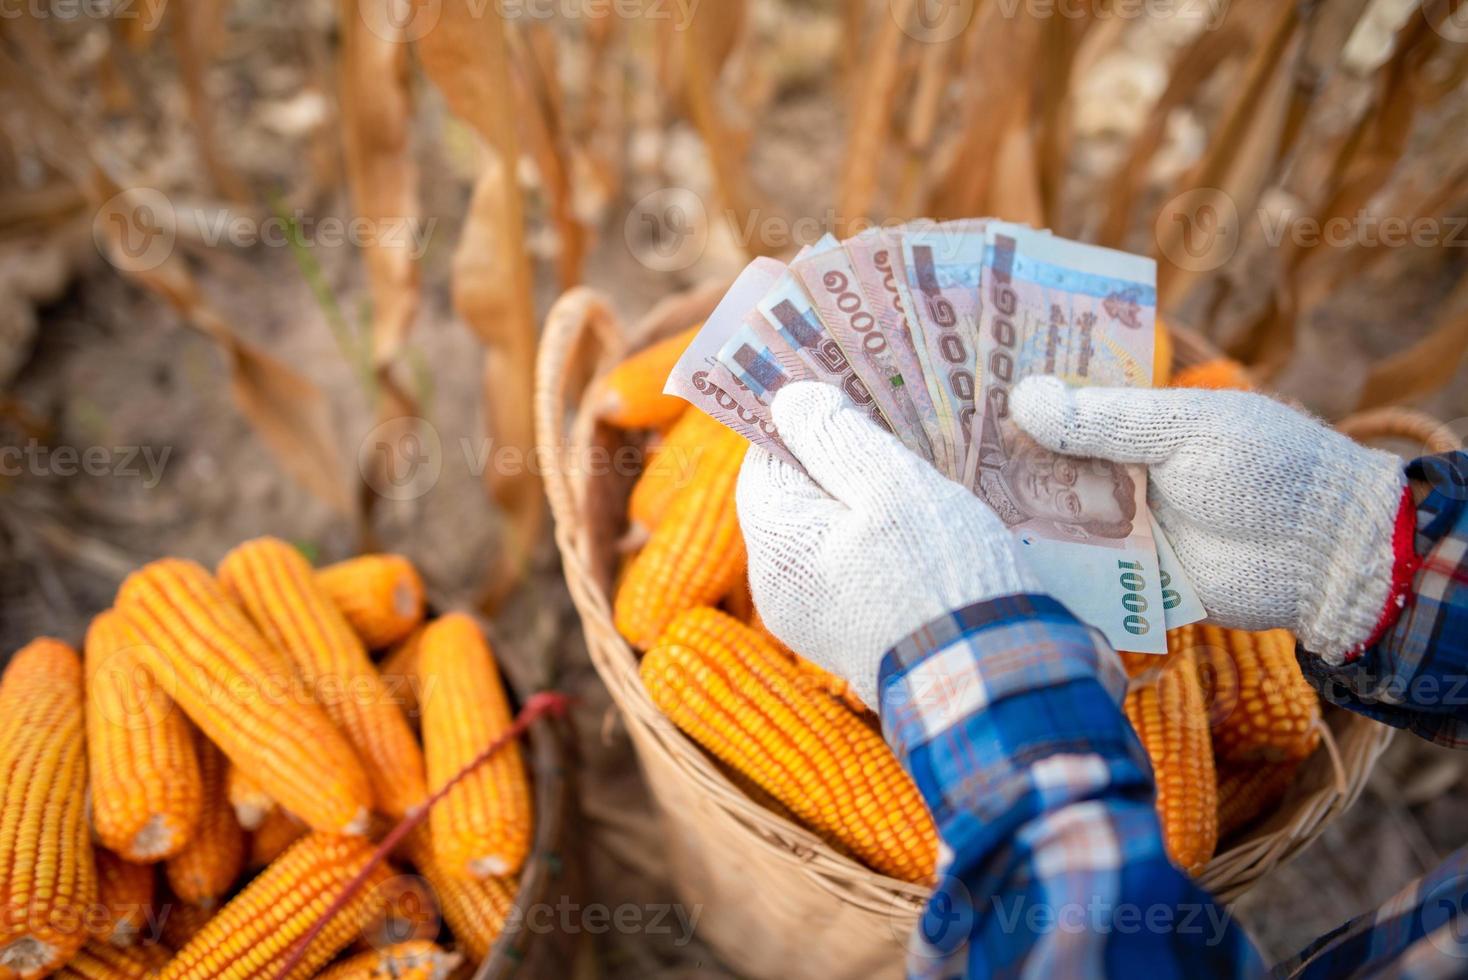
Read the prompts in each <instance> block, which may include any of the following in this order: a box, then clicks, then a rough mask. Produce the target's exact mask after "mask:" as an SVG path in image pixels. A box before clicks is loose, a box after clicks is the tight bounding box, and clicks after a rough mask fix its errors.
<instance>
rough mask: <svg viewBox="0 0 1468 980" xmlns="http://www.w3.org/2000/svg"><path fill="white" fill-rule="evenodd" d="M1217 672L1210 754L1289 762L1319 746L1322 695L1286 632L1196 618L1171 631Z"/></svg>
mask: <svg viewBox="0 0 1468 980" xmlns="http://www.w3.org/2000/svg"><path fill="white" fill-rule="evenodd" d="M1174 632H1177V633H1178V634H1180V637H1181V640H1182V642H1183V643H1184V644H1185V645H1186V646H1187V648H1188V649H1191V650H1194V651H1196V654H1197V656H1198V662H1199V669H1200V670H1201V671H1203V672H1204V674H1205V676H1206V675H1210V674H1211V676H1212V677H1213V678H1214V683H1215V685H1216V688H1217V690H1216V693H1215V695H1214V698H1213V705H1212V708H1213V710H1212V712H1211V715H1212V719H1213V752H1214V754H1215V755H1217V756H1218V758H1220V759H1223V760H1226V761H1229V762H1259V761H1269V762H1289V761H1298V760H1301V759H1304V758H1307V757H1308V756H1309V755H1310V754H1311V753H1312V752H1314V751H1315V747H1316V746H1317V745H1319V744H1320V728H1319V722H1320V700H1319V699H1318V698H1317V697H1316V694H1315V691H1314V690H1312V689H1311V687H1310V684H1309V682H1308V681H1306V680H1305V675H1304V674H1303V673H1301V672H1300V665H1299V662H1298V661H1297V660H1296V659H1295V638H1294V637H1293V636H1291V635H1290V633H1289V632H1288V631H1286V630H1267V631H1265V632H1262V633H1249V632H1246V631H1244V630H1230V629H1224V628H1222V627H1220V626H1211V625H1205V624H1202V623H1195V624H1194V625H1192V626H1187V627H1183V629H1182V630H1176V631H1174Z"/></svg>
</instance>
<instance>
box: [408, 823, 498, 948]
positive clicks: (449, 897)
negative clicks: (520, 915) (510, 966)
mask: <svg viewBox="0 0 1468 980" xmlns="http://www.w3.org/2000/svg"><path fill="white" fill-rule="evenodd" d="M403 846H404V850H405V851H406V852H407V854H408V859H409V860H410V861H411V862H412V863H413V866H414V867H415V868H417V869H418V873H419V874H421V875H422V876H423V877H424V879H425V880H426V881H427V882H428V884H429V885H430V886H431V887H432V889H433V899H434V901H435V902H437V903H438V908H439V910H440V911H441V912H442V913H443V920H444V922H446V923H448V927H449V929H450V930H452V932H453V934H454V939H455V940H456V941H457V943H458V945H459V947H461V948H462V949H464V950H465V951H467V952H468V953H469V956H470V957H471V958H473V959H475V960H482V959H484V958H485V957H486V956H488V955H489V950H490V948H491V947H492V946H494V944H495V940H497V939H499V937H500V933H501V932H502V931H504V927H505V922H506V920H507V919H508V918H509V916H510V912H511V911H512V910H513V908H514V905H515V892H516V891H517V890H518V889H519V887H520V882H519V879H518V878H516V877H514V876H510V877H505V878H482V879H479V880H478V881H472V880H469V879H466V878H463V877H461V876H460V875H458V874H455V873H454V872H453V871H451V870H450V869H449V868H448V867H446V866H445V865H444V863H443V862H442V861H440V860H439V859H438V858H437V857H435V856H434V852H433V844H432V842H431V839H430V835H429V834H428V833H427V832H425V828H423V827H419V828H418V829H417V830H415V831H414V832H413V833H411V834H409V835H408V838H407V840H405V841H404V842H403Z"/></svg>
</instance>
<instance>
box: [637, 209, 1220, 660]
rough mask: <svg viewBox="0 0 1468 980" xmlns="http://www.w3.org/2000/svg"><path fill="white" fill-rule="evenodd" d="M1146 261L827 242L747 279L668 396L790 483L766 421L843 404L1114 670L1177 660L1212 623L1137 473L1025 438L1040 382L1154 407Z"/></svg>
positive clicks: (1019, 243) (980, 245) (977, 243)
mask: <svg viewBox="0 0 1468 980" xmlns="http://www.w3.org/2000/svg"><path fill="white" fill-rule="evenodd" d="M1155 285H1156V265H1155V263H1154V262H1153V261H1152V260H1150V259H1145V258H1142V257H1140V256H1136V255H1129V254H1127V253H1124V252H1118V251H1114V250H1112V249H1107V248H1100V247H1098V246H1095V245H1087V244H1084V243H1081V242H1075V241H1070V240H1068V239H1064V238H1060V237H1058V236H1055V235H1051V234H1050V233H1048V232H1046V231H1041V230H1036V229H1033V228H1029V227H1026V226H1023V225H1016V224H1011V223H1007V222H1002V221H997V220H988V219H966V220H962V221H951V222H931V221H925V222H914V223H911V224H907V225H902V226H898V227H883V228H873V229H870V230H868V231H865V232H863V233H862V234H859V235H856V236H855V237H853V238H848V239H847V240H845V241H838V240H837V239H835V238H834V237H832V236H829V235H828V236H826V237H825V238H823V239H821V240H820V241H819V242H817V243H816V244H814V245H811V246H808V247H807V248H805V249H804V250H802V251H801V252H800V253H799V254H798V255H796V256H795V258H794V260H793V261H792V262H791V263H790V264H789V265H788V266H787V265H786V264H785V263H783V262H780V261H777V260H775V259H770V258H759V259H756V260H755V261H753V262H751V263H750V264H749V266H747V267H746V268H745V269H744V271H743V272H742V273H741V274H740V275H739V278H738V279H736V280H735V282H734V284H733V286H732V287H730V289H729V292H728V293H727V294H726V295H725V296H724V298H723V300H722V301H721V302H720V303H719V305H718V307H717V308H716V309H715V310H714V312H713V313H712V314H711V315H710V316H709V319H708V321H707V322H706V323H705V324H704V327H703V329H702V330H701V331H700V332H699V334H698V336H697V337H696V339H695V340H694V341H693V343H692V344H691V345H690V347H689V348H688V351H687V352H686V353H685V354H684V355H683V358H682V359H681V360H680V361H679V362H678V365H677V367H676V368H675V369H674V370H673V373H672V375H670V376H669V378H668V383H667V387H666V388H665V390H666V391H667V392H668V393H669V394H673V395H677V396H679V397H681V398H684V399H686V400H687V401H689V402H690V403H692V404H693V405H696V406H697V407H699V408H701V409H702V410H704V411H705V412H707V413H708V414H710V415H712V416H713V417H714V418H716V419H718V420H719V421H721V422H722V423H724V424H725V425H727V426H729V427H730V428H731V429H734V430H735V431H736V432H739V433H741V434H742V435H744V436H745V437H746V438H748V439H749V440H750V441H751V442H753V443H754V444H755V445H757V446H760V447H762V448H764V449H765V450H767V451H769V452H771V453H774V454H775V455H777V456H779V457H781V458H783V459H785V460H787V461H789V462H791V463H793V464H795V465H797V466H798V465H799V463H798V461H797V460H795V459H794V457H792V456H791V455H790V453H789V452H788V451H787V450H786V448H785V446H784V444H783V443H782V442H781V441H780V433H779V431H778V430H777V429H776V427H775V426H774V424H773V423H772V421H771V416H770V410H769V406H770V403H771V400H772V399H773V398H774V396H775V393H776V392H778V391H779V390H780V388H781V387H782V386H783V385H786V384H789V383H791V382H792V381H805V380H814V381H821V382H825V383H827V384H833V385H836V386H837V387H839V388H840V389H841V390H842V391H843V392H845V393H846V396H847V397H848V398H850V399H851V401H852V402H853V403H854V404H856V405H857V406H859V407H860V408H861V409H862V410H863V411H865V412H867V413H869V414H870V416H871V418H872V421H874V422H875V423H877V424H878V425H880V426H882V427H883V428H885V429H888V430H889V431H891V432H892V433H893V434H894V435H896V436H897V438H898V439H900V440H901V441H902V443H903V445H905V446H906V447H907V448H908V449H910V450H911V451H912V452H914V453H916V454H918V455H919V456H921V457H923V458H924V459H926V460H928V461H929V462H931V463H932V464H933V465H934V466H935V467H937V468H938V469H939V470H941V471H942V472H943V473H944V474H945V475H947V476H948V477H950V478H951V479H953V480H955V481H957V482H959V483H961V484H963V485H964V486H965V487H967V488H969V489H970V490H972V491H973V492H974V493H975V494H977V495H978V496H979V497H981V498H982V499H983V500H984V501H986V502H987V503H988V504H989V506H991V507H992V508H993V509H994V511H995V512H996V513H997V514H998V515H999V516H1000V518H1001V519H1003V521H1004V523H1005V524H1006V525H1008V527H1009V528H1010V530H1011V531H1012V532H1013V533H1014V534H1015V535H1016V537H1017V538H1018V539H1019V542H1020V545H1021V548H1022V550H1023V552H1024V554H1025V555H1026V557H1027V559H1028V564H1029V566H1030V567H1031V568H1032V569H1033V570H1034V572H1035V573H1036V575H1037V576H1038V577H1039V578H1040V581H1041V582H1042V583H1043V584H1044V585H1045V586H1046V588H1047V590H1048V591H1049V592H1050V594H1051V595H1054V596H1055V597H1056V598H1057V599H1059V600H1060V601H1061V602H1063V603H1065V605H1066V606H1068V607H1069V608H1070V610H1071V611H1072V612H1074V613H1075V614H1076V615H1077V616H1079V617H1080V618H1081V619H1083V620H1085V621H1086V622H1089V623H1091V624H1093V625H1095V626H1096V627H1098V628H1099V629H1101V630H1102V632H1104V633H1105V634H1106V637H1107V639H1108V640H1110V641H1111V643H1112V645H1113V646H1115V647H1116V648H1117V649H1119V650H1128V651H1134V652H1144V653H1162V652H1165V651H1166V648H1167V643H1166V632H1165V631H1166V630H1167V629H1170V628H1173V627H1177V626H1182V625H1185V624H1187V623H1191V622H1196V621H1197V620H1199V619H1202V618H1203V617H1204V615H1205V612H1204V610H1203V606H1202V603H1201V602H1199V601H1198V597H1197V594H1196V592H1195V591H1194V590H1193V587H1192V585H1191V584H1190V583H1189V582H1188V581H1187V578H1186V576H1185V575H1184V574H1183V572H1182V570H1181V568H1180V567H1179V565H1178V563H1177V559H1176V557H1175V556H1174V555H1173V553H1172V548H1171V546H1170V545H1169V544H1168V542H1167V540H1166V538H1165V537H1164V536H1163V534H1162V532H1161V530H1160V528H1159V527H1158V525H1157V523H1156V521H1155V519H1154V518H1153V517H1152V514H1151V512H1150V511H1149V509H1148V507H1147V473H1146V469H1145V468H1144V467H1141V466H1122V465H1118V464H1115V463H1111V462H1108V461H1104V460H1096V459H1076V458H1073V457H1068V456H1061V455H1057V454H1056V453H1053V452H1050V451H1049V450H1047V449H1044V448H1043V447H1041V446H1039V445H1038V444H1036V443H1035V442H1034V441H1033V440H1032V439H1030V438H1029V436H1027V435H1026V434H1025V432H1024V431H1023V430H1022V429H1020V428H1019V427H1018V426H1017V425H1015V424H1014V423H1013V421H1012V420H1011V419H1010V412H1009V392H1010V389H1011V387H1012V386H1013V385H1015V384H1017V383H1018V382H1019V381H1020V379H1022V378H1025V377H1028V376H1030V375H1037V374H1049V375H1055V376H1058V377H1060V378H1062V379H1064V380H1065V381H1067V382H1068V383H1070V384H1073V385H1108V386H1118V385H1121V386H1139V387H1149V386H1151V384H1152V355H1153V343H1154V333H1153V330H1154V321H1155V315H1156V289H1155Z"/></svg>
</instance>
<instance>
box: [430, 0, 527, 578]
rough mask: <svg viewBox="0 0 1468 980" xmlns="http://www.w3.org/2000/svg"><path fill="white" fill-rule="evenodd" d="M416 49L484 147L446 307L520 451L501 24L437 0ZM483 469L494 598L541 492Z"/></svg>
mask: <svg viewBox="0 0 1468 980" xmlns="http://www.w3.org/2000/svg"><path fill="white" fill-rule="evenodd" d="M480 13H483V12H480ZM417 49H418V53H419V55H420V57H421V58H422V59H423V67H424V68H425V69H426V70H427V72H428V75H429V77H430V78H431V79H433V82H434V84H435V85H437V86H438V87H439V90H440V91H442V92H443V95H444V98H445V99H446V100H447V101H448V104H449V107H450V108H451V109H452V110H453V111H454V113H455V114H457V115H458V116H460V117H461V118H463V119H464V120H465V121H466V122H468V123H469V124H470V125H471V126H472V127H473V128H474V131H475V132H477V133H478V134H479V136H480V137H481V138H482V139H483V140H484V142H485V144H486V145H487V146H488V148H489V150H490V151H491V153H492V154H493V157H492V158H491V159H490V160H489V161H487V162H486V165H485V168H484V171H483V172H482V173H481V174H480V177H479V181H478V183H477V184H476V186H475V188H474V197H473V200H472V202H471V203H470V207H469V214H468V216H467V218H466V219H465V222H464V229H463V232H462V233H461V237H460V240H459V245H458V249H457V250H456V251H455V253H454V262H453V275H454V285H453V291H454V308H455V309H456V310H457V311H458V313H459V315H460V316H462V317H463V318H464V321H465V322H466V323H467V324H468V325H469V327H470V328H471V329H472V330H473V331H474V332H475V334H476V335H477V336H478V337H479V338H480V340H482V341H483V342H484V344H485V346H486V348H487V350H486V354H485V364H484V396H485V403H486V404H485V409H486V411H487V413H488V418H487V420H486V428H487V431H488V434H489V438H490V439H491V441H492V443H493V445H495V446H513V447H515V448H517V449H519V450H520V451H521V452H523V453H524V454H525V456H526V457H527V458H528V456H529V454H530V452H531V450H532V448H533V446H534V443H535V432H534V423H533V420H532V414H531V409H530V389H531V380H532V377H533V375H534V373H535V366H534V360H535V302H534V296H533V294H532V291H531V274H530V261H529V257H528V254H527V252H526V250H525V219H524V214H523V210H522V202H521V200H520V193H519V188H518V186H517V184H516V181H515V168H516V166H517V164H518V163H519V160H520V150H519V141H518V138H517V136H516V132H515V113H516V111H517V107H516V106H515V105H514V104H513V103H512V102H511V101H509V100H508V99H506V98H505V93H507V92H509V91H511V89H512V83H511V75H510V65H509V55H508V51H507V48H506V44H505V25H504V22H503V19H502V16H501V15H500V14H499V12H498V11H494V12H493V13H485V14H484V16H478V15H476V11H475V10H474V9H473V8H472V7H471V6H470V5H467V4H459V3H449V4H445V5H444V6H443V7H442V9H441V10H440V11H438V15H437V22H436V23H435V24H434V26H432V27H431V28H430V29H428V30H426V31H425V32H423V34H422V36H421V37H419V38H418V40H417ZM485 479H486V481H487V482H488V485H489V491H490V495H491V496H492V497H493V498H494V501H495V503H497V504H498V505H499V507H500V509H501V512H502V513H503V515H504V524H503V527H504V532H505V537H504V541H503V543H502V544H501V545H500V547H499V548H498V549H497V554H498V559H497V561H498V564H497V565H496V566H495V567H494V568H493V569H492V570H491V573H490V578H489V584H488V594H487V602H488V604H489V605H491V606H494V605H497V604H498V602H499V601H500V600H502V599H503V598H504V597H505V595H506V594H508V592H509V591H510V589H511V588H513V586H514V585H515V583H516V582H518V581H519V579H520V577H521V575H522V574H523V573H524V570H525V567H526V564H527V563H528V561H529V559H530V556H531V552H532V551H533V549H534V547H535V543H536V541H537V540H538V539H539V537H540V531H541V527H542V525H543V523H544V520H545V498H544V495H543V494H542V492H541V489H540V480H539V479H538V478H537V477H536V475H535V473H534V472H533V471H532V470H531V469H530V468H529V467H524V468H521V469H519V470H518V471H504V472H501V471H499V470H498V469H497V468H496V467H488V468H487V469H486V470H485Z"/></svg>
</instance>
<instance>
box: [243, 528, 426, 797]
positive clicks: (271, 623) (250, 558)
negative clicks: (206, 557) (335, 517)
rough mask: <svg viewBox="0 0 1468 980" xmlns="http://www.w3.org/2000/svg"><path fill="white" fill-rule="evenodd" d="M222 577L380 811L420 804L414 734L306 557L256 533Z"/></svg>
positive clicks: (419, 762)
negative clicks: (339, 740) (313, 703)
mask: <svg viewBox="0 0 1468 980" xmlns="http://www.w3.org/2000/svg"><path fill="white" fill-rule="evenodd" d="M219 582H220V585H221V586H223V587H224V590H225V592H226V593H228V594H229V595H230V596H231V597H232V598H234V599H235V601H237V602H238V603H239V604H240V605H241V606H243V607H244V609H245V612H246V613H247V614H248V615H249V616H250V618H251V619H252V620H254V622H255V625H256V626H258V627H259V628H260V631H261V632H262V633H264V634H265V638H266V639H267V640H269V641H270V642H271V643H272V644H274V646H275V647H276V648H277V649H279V650H283V651H285V653H286V655H287V656H289V657H290V658H291V660H292V661H293V662H294V663H295V665H296V670H297V671H299V672H300V674H301V677H302V678H304V680H305V681H306V684H307V685H308V687H309V688H310V689H311V691H312V693H313V694H314V695H315V697H316V700H317V702H318V703H320V704H321V705H322V706H323V707H324V708H325V709H326V714H327V717H329V718H330V719H331V720H332V722H333V723H335V725H336V727H337V728H338V729H339V730H340V731H341V732H343V733H344V734H345V735H346V736H347V741H348V742H350V743H351V746H352V748H353V749H355V750H356V753H357V757H358V758H359V759H361V760H362V764H363V766H364V767H365V768H366V770H367V778H368V780H369V781H370V782H371V784H372V797H373V800H374V801H375V802H376V805H377V809H378V810H380V811H382V812H383V813H386V814H388V815H390V816H394V817H401V816H403V815H404V814H406V813H407V812H408V811H409V810H411V809H412V808H413V807H416V806H419V805H421V804H422V803H423V801H424V800H425V799H426V798H427V796H428V789H427V785H426V783H425V781H424V774H423V752H422V750H420V749H419V748H418V740H417V739H415V738H414V737H413V730H412V729H411V728H409V727H408V719H407V718H405V717H403V713H402V711H401V710H399V709H398V706H397V705H396V704H394V703H393V701H392V698H391V696H390V695H389V693H388V690H387V685H386V684H384V683H383V682H382V678H381V677H380V676H379V675H378V673H377V668H376V667H374V666H373V665H372V661H371V660H369V659H368V658H367V649H366V647H364V646H363V645H362V641H361V640H360V639H359V638H358V637H357V634H356V633H354V632H353V631H352V627H351V626H350V625H349V624H348V623H347V620H346V617H344V616H343V615H342V614H341V613H340V612H339V611H338V610H337V607H336V606H334V605H332V603H331V601H330V600H329V599H328V598H327V597H326V595H325V594H324V593H323V592H322V591H321V590H319V589H317V588H316V587H315V585H314V584H313V583H312V580H311V566H310V564H309V563H308V562H307V561H306V559H305V557H304V556H303V555H302V554H301V553H300V552H299V551H297V550H296V549H295V548H293V547H291V546H290V545H288V544H286V543H285V542H284V541H281V540H279V539H277V538H256V539H255V540H254V541H247V542H245V543H244V544H242V545H239V546H238V547H236V548H235V549H234V550H233V551H231V552H230V553H229V554H228V555H226V556H225V558H224V561H223V562H221V563H220V565H219Z"/></svg>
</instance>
